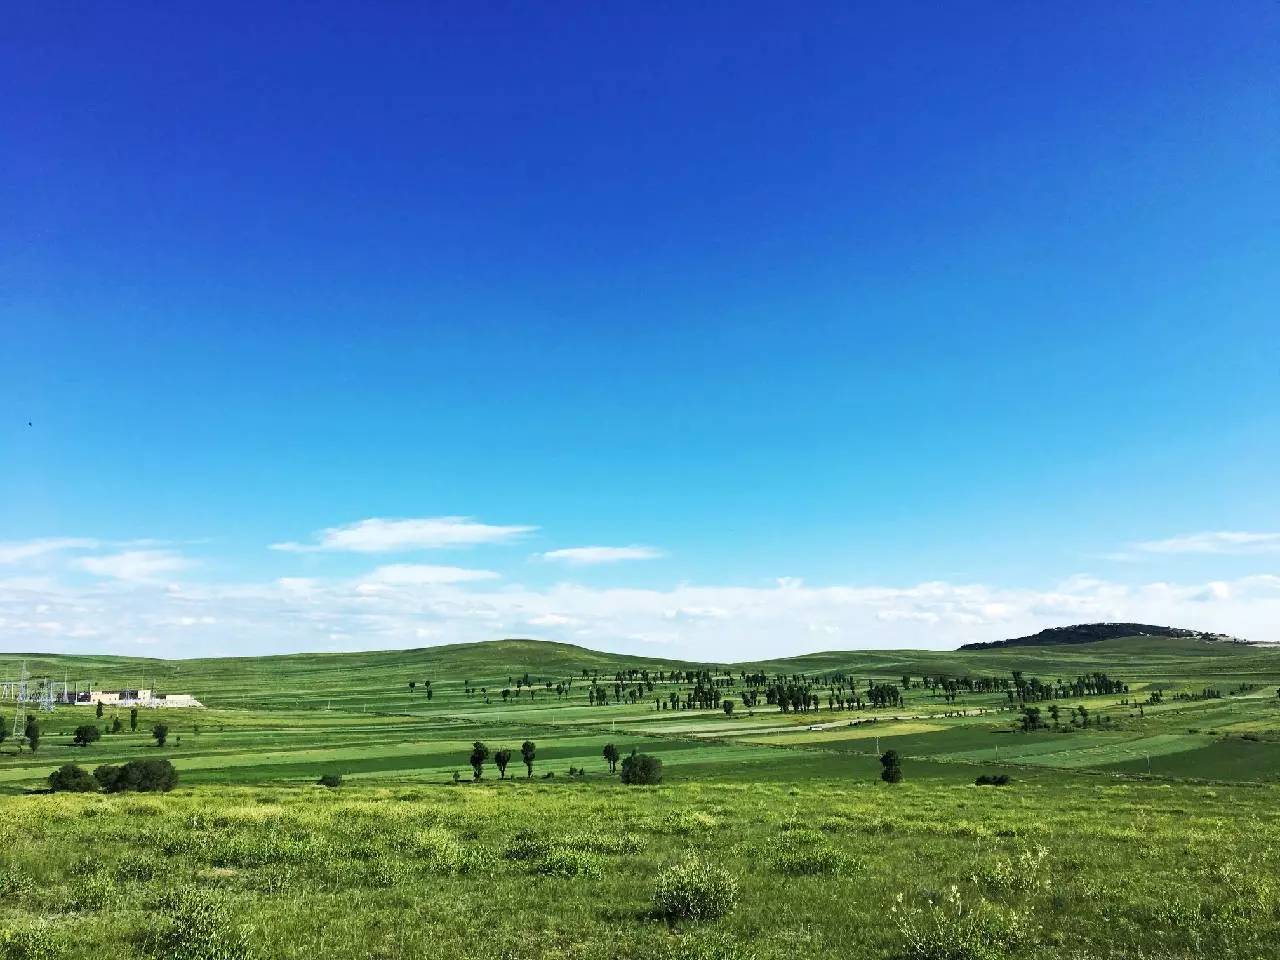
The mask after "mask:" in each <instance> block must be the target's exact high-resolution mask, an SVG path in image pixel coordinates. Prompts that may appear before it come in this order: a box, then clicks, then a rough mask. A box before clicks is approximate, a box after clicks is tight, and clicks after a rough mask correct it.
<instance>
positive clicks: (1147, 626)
mask: <svg viewBox="0 0 1280 960" xmlns="http://www.w3.org/2000/svg"><path fill="white" fill-rule="evenodd" d="M1124 637H1177V638H1181V639H1190V640H1210V641H1216V642H1221V641H1226V642H1232V643H1243V642H1244V641H1242V640H1235V639H1234V638H1232V637H1227V636H1224V635H1222V634H1219V633H1205V632H1204V631H1202V630H1186V629H1183V628H1182V627H1159V626H1156V625H1155V624H1151V623H1077V624H1074V625H1073V626H1070V627H1050V628H1049V629H1047V630H1041V631H1040V632H1039V633H1033V634H1031V636H1029V637H1014V638H1013V639H1011V640H993V641H991V642H990V643H966V644H965V645H964V646H962V647H961V648H960V649H961V650H992V649H995V648H998V647H1049V646H1055V645H1057V644H1063V643H1097V642H1099V641H1101V640H1119V639H1121V638H1124Z"/></svg>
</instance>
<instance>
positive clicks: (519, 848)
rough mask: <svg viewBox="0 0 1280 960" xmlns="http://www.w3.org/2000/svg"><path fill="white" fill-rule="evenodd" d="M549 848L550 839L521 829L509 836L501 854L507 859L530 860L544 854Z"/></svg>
mask: <svg viewBox="0 0 1280 960" xmlns="http://www.w3.org/2000/svg"><path fill="white" fill-rule="evenodd" d="M550 849H551V841H550V840H548V839H547V838H546V837H543V836H540V835H539V834H536V833H533V832H532V831H529V830H521V831H520V832H519V833H517V834H516V835H515V836H514V837H512V838H511V842H510V843H509V844H507V848H506V849H505V850H503V851H502V855H503V856H504V857H506V858H507V859H508V860H525V861H532V860H538V859H539V858H541V857H543V856H545V855H546V854H547V851H549V850H550Z"/></svg>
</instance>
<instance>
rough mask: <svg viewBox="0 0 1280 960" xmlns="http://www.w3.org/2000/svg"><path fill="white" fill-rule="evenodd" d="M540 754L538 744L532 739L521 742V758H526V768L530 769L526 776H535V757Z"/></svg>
mask: <svg viewBox="0 0 1280 960" xmlns="http://www.w3.org/2000/svg"><path fill="white" fill-rule="evenodd" d="M537 755H538V745H537V744H536V743H534V742H533V741H532V740H526V741H525V742H524V743H522V744H520V758H521V759H522V760H524V766H525V769H526V770H527V771H528V773H527V774H525V776H528V777H532V776H533V759H534V757H536V756H537Z"/></svg>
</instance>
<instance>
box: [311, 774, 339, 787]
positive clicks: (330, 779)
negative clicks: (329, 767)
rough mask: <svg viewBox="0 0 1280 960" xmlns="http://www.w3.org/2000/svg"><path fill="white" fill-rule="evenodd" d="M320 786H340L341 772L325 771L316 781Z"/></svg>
mask: <svg viewBox="0 0 1280 960" xmlns="http://www.w3.org/2000/svg"><path fill="white" fill-rule="evenodd" d="M316 783H318V784H320V786H322V787H340V786H342V774H340V773H326V774H322V775H321V777H320V779H319V780H317V781H316Z"/></svg>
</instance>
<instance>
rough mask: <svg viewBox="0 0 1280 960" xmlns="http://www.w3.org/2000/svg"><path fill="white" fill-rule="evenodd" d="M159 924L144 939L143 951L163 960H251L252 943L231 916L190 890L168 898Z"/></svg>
mask: <svg viewBox="0 0 1280 960" xmlns="http://www.w3.org/2000/svg"><path fill="white" fill-rule="evenodd" d="M160 907H161V916H160V921H159V923H158V924H157V925H156V926H155V928H154V929H152V930H151V931H150V932H149V933H148V934H147V935H146V937H145V938H144V940H143V944H142V946H143V949H144V950H145V951H146V953H147V954H149V955H150V956H152V957H156V958H157V960H159V958H164V960H248V958H249V957H251V956H252V952H251V951H250V949H249V942H248V940H247V939H246V937H245V935H244V933H243V932H242V931H241V930H240V928H239V927H237V926H235V925H234V924H233V923H232V918H231V916H230V914H229V913H228V912H227V911H226V909H225V908H223V907H222V905H221V904H219V903H216V902H214V901H212V900H210V899H208V898H207V897H205V896H204V895H202V894H200V893H197V892H195V891H191V890H184V891H179V892H177V893H175V894H171V895H169V896H167V897H166V898H165V900H164V902H162V903H161V904H160Z"/></svg>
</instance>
